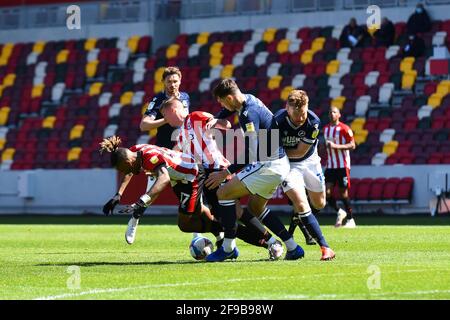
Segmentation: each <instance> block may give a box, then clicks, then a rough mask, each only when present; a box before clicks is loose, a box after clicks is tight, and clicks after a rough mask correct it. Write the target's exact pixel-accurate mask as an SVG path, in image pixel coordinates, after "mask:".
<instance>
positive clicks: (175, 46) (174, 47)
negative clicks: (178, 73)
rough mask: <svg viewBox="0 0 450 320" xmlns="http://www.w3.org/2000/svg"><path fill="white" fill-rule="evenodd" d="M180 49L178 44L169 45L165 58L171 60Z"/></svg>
mask: <svg viewBox="0 0 450 320" xmlns="http://www.w3.org/2000/svg"><path fill="white" fill-rule="evenodd" d="M179 49H180V45H179V44H176V43H175V44H171V45H170V46H169V47H168V48H167V50H166V58H167V59H172V58H175V57H176V56H177V55H178V50H179Z"/></svg>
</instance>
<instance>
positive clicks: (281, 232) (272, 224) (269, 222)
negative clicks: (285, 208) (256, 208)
mask: <svg viewBox="0 0 450 320" xmlns="http://www.w3.org/2000/svg"><path fill="white" fill-rule="evenodd" d="M259 219H260V220H261V221H262V222H263V223H264V224H265V225H266V226H267V227H268V228H269V229H270V230H271V231H272V232H273V233H275V234H276V235H277V236H278V237H279V238H280V239H281V240H283V242H284V243H286V246H287V242H286V241H288V240H290V239H291V240H292V241H294V240H293V239H292V236H291V235H290V234H289V232H288V231H287V230H286V228H285V226H284V224H283V223H282V222H281V220H280V219H279V218H278V217H277V216H276V215H275V214H274V213H273V212H270V210H269V208H266V209H265V210H264V212H263V213H262V214H261V215H260V217H259ZM294 243H295V241H294ZM296 246H297V244H296V243H295V246H294V249H295V247H296ZM288 249H289V247H288Z"/></svg>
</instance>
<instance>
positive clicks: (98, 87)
mask: <svg viewBox="0 0 450 320" xmlns="http://www.w3.org/2000/svg"><path fill="white" fill-rule="evenodd" d="M102 87H103V83H102V82H94V83H93V84H91V86H90V87H89V95H90V96H96V95H99V94H100V93H101V92H102Z"/></svg>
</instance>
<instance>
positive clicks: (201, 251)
mask: <svg viewBox="0 0 450 320" xmlns="http://www.w3.org/2000/svg"><path fill="white" fill-rule="evenodd" d="M213 248H214V246H213V244H212V242H211V240H209V239H208V238H205V237H196V238H194V239H192V241H191V244H190V245H189V252H190V253H191V256H192V257H193V258H194V259H195V260H203V259H205V257H206V256H207V255H208V254H210V253H211V252H212V250H213Z"/></svg>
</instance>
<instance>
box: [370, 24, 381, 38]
mask: <svg viewBox="0 0 450 320" xmlns="http://www.w3.org/2000/svg"><path fill="white" fill-rule="evenodd" d="M379 29H380V25H379V24H374V25H373V26H370V28H367V32H368V33H369V34H370V35H371V36H372V37H373V35H374V33H375V32H376V31H377V30H379Z"/></svg>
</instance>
